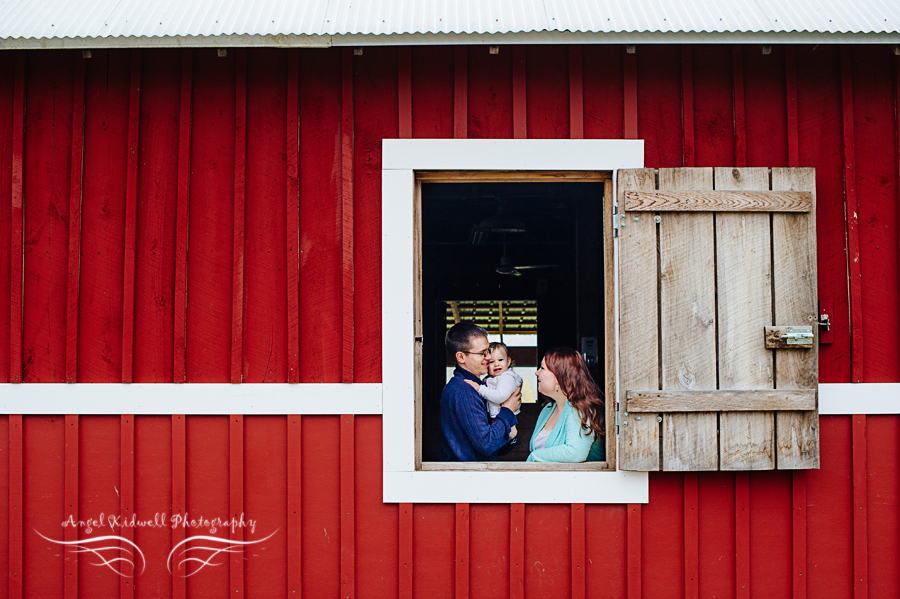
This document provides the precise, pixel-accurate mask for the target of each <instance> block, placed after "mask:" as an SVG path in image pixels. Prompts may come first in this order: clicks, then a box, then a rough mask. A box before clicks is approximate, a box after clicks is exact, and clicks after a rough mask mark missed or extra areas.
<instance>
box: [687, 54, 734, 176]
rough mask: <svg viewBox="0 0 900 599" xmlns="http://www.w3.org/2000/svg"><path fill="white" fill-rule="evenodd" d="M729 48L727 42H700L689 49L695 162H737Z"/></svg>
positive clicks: (731, 60)
mask: <svg viewBox="0 0 900 599" xmlns="http://www.w3.org/2000/svg"><path fill="white" fill-rule="evenodd" d="M729 50H730V48H729V47H728V46H718V45H712V46H705V45H704V46H702V47H695V48H694V51H693V52H692V53H691V54H692V56H691V71H692V75H691V80H692V83H693V100H694V111H693V112H694V114H693V121H694V151H695V153H694V157H695V164H696V165H697V166H722V167H733V166H735V165H736V164H737V163H738V162H737V160H738V159H737V157H736V154H735V151H736V147H737V139H736V135H735V127H736V125H737V120H736V116H737V113H736V110H735V108H736V106H737V105H736V103H735V74H734V59H733V56H731V52H730V51H729ZM742 116H743V115H742ZM686 122H687V121H685V123H686Z"/></svg>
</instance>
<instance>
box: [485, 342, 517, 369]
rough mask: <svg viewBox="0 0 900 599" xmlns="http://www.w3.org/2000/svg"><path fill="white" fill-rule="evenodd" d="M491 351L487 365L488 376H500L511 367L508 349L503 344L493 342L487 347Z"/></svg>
mask: <svg viewBox="0 0 900 599" xmlns="http://www.w3.org/2000/svg"><path fill="white" fill-rule="evenodd" d="M488 349H490V350H491V361H490V363H489V364H488V376H500V375H501V374H503V373H504V372H506V371H507V370H509V369H510V367H511V366H512V365H513V362H512V359H511V358H510V357H509V348H508V347H506V344H505V343H500V342H499V341H494V342H493V343H491V344H490V345H489V346H488Z"/></svg>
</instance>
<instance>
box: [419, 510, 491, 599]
mask: <svg viewBox="0 0 900 599" xmlns="http://www.w3.org/2000/svg"><path fill="white" fill-rule="evenodd" d="M503 508H504V510H503V511H505V512H506V514H507V515H506V518H507V522H506V523H507V527H505V528H503V530H502V531H500V532H499V533H498V534H500V535H502V536H501V537H500V538H501V539H508V538H509V537H507V536H506V535H504V534H503V533H504V532H506V533H507V534H508V531H509V528H508V524H509V521H508V518H509V507H508V506H503ZM476 513H477V512H476ZM492 523H493V520H492ZM504 546H506V547H507V550H508V544H506V543H504ZM504 553H506V551H504ZM455 559H456V505H455V504H428V503H425V504H420V503H417V504H413V597H436V598H440V599H448V598H451V597H453V596H454V580H455V577H456V568H455ZM508 571H509V570H508V566H507V568H506V569H504V570H503V575H502V576H501V579H500V583H499V585H501V586H500V587H499V588H500V596H503V594H506V593H508V592H509V578H508V577H507V576H508ZM495 596H496V595H495Z"/></svg>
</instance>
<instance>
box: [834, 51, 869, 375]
mask: <svg viewBox="0 0 900 599" xmlns="http://www.w3.org/2000/svg"><path fill="white" fill-rule="evenodd" d="M840 55H841V107H842V110H843V129H842V131H843V145H842V149H843V159H844V160H843V162H844V168H843V169H842V170H841V172H842V173H843V174H844V209H845V214H844V222H845V226H846V235H847V265H848V266H847V270H848V274H849V277H850V280H849V288H850V346H851V359H852V367H851V378H850V381H851V382H853V383H861V382H862V379H863V350H864V348H865V344H864V343H863V331H864V330H865V329H864V328H863V300H862V274H861V265H860V263H859V259H860V251H859V204H858V203H857V196H856V185H857V182H856V134H855V122H854V118H853V117H854V110H853V68H852V58H851V55H850V50H849V49H848V48H844V47H841V50H840Z"/></svg>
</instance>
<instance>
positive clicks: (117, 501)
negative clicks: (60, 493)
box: [25, 71, 139, 597]
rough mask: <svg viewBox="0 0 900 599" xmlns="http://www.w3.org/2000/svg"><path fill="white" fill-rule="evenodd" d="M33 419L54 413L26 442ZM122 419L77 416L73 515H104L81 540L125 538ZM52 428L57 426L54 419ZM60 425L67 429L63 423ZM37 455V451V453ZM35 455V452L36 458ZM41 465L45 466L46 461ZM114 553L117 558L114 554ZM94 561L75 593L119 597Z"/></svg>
mask: <svg viewBox="0 0 900 599" xmlns="http://www.w3.org/2000/svg"><path fill="white" fill-rule="evenodd" d="M126 72H127V71H126ZM127 80H128V79H127V78H126V81H127ZM31 418H34V419H35V423H38V422H40V421H39V420H38V419H39V418H47V419H48V420H50V419H54V420H55V418H53V417H49V418H48V417H38V416H33V417H30V418H26V422H25V425H26V430H25V433H26V437H25V438H26V442H27V439H28V436H29V433H30V434H32V435H36V436H37V431H31V430H29V428H28V424H29V420H31ZM123 420H124V418H123V417H122V416H119V415H104V416H95V415H91V416H80V417H79V425H80V427H81V431H80V433H79V440H80V444H79V448H78V452H79V456H78V465H79V473H78V476H79V484H78V492H79V498H78V514H77V518H76V519H77V520H83V521H87V520H88V519H92V520H101V518H102V522H99V523H95V525H94V526H92V527H91V528H92V529H91V530H90V531H88V530H87V528H81V529H80V530H79V531H78V534H79V537H80V538H81V539H89V538H96V537H103V536H108V535H121V536H125V535H124V534H123V533H125V531H124V530H123V527H122V526H121V523H120V522H110V521H109V516H110V515H121V513H122V512H121V510H122V507H123V504H122V499H123V493H124V494H127V493H126V489H125V487H124V485H123V484H122V474H123V472H122V471H123V467H122V466H123V460H122V441H123V439H122V433H123V430H122V429H123V427H122V425H123ZM129 424H131V423H129ZM51 426H54V427H55V423H54V424H52V425H51ZM62 428H65V425H64V424H63V426H62ZM42 433H43V434H46V435H47V438H45V439H44V440H43V443H44V444H48V445H51V446H52V445H53V443H54V442H53V441H51V440H50V439H52V438H53V437H52V435H50V434H49V431H42ZM60 434H62V431H60ZM61 441H62V440H61ZM38 453H39V454H40V451H39V452H38ZM54 453H55V452H54ZM28 454H29V452H28V447H26V453H25V458H26V471H27V470H28V459H29V457H28ZM37 457H39V456H35V458H37ZM46 457H49V456H45V458H46ZM42 461H43V460H42ZM49 461H50V463H51V464H52V463H53V461H54V460H53V459H50V460H49ZM42 467H45V465H44V466H42ZM48 479H51V477H48ZM132 488H133V487H132ZM26 491H27V485H26ZM35 491H36V492H41V489H35ZM43 492H45V493H46V492H47V490H46V489H44V491H43ZM62 507H63V506H62V505H60V508H62ZM46 509H52V508H48V507H41V506H39V505H33V506H28V512H29V513H35V514H41V513H43V512H44V510H46ZM51 513H52V512H51ZM101 515H102V517H101ZM54 524H55V527H58V526H59V524H58V523H54ZM25 529H26V530H31V529H30V528H29V526H28V522H27V516H26V526H25ZM37 530H41V528H40V527H38V528H37ZM59 532H60V536H61V533H62V531H61V530H60V531H59ZM47 536H49V535H47ZM107 545H112V546H116V545H119V546H120V547H121V545H120V543H119V542H117V541H115V540H112V542H109V543H107ZM126 556H127V554H123V555H122V556H121V557H126ZM114 557H119V556H117V555H114ZM98 561H99V560H97V559H95V556H91V558H90V559H89V558H87V557H86V556H84V557H82V559H79V560H78V592H79V594H80V596H81V597H118V596H119V595H120V594H121V592H122V588H121V579H122V577H120V576H117V575H115V574H114V573H113V572H111V571H110V570H109V568H100V567H97V566H95V565H93V564H95V563H97V562H98ZM26 564H27V562H26ZM121 566H122V568H123V570H122V573H123V574H126V575H128V574H131V575H133V574H134V572H132V571H131V567H130V566H129V565H128V564H126V563H125V562H122V563H121ZM135 567H136V568H135V569H137V567H139V566H138V564H137V563H135ZM26 576H27V574H26ZM38 576H40V577H41V578H48V577H51V575H50V573H49V572H46V571H43V572H40V573H39V574H38ZM42 584H45V583H42ZM29 587H30V585H29V581H28V580H27V578H26V583H25V588H26V591H28V593H29V594H30V593H33V592H35V589H33V588H29ZM36 596H37V597H53V596H55V595H52V594H49V593H46V592H37V595H36Z"/></svg>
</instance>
